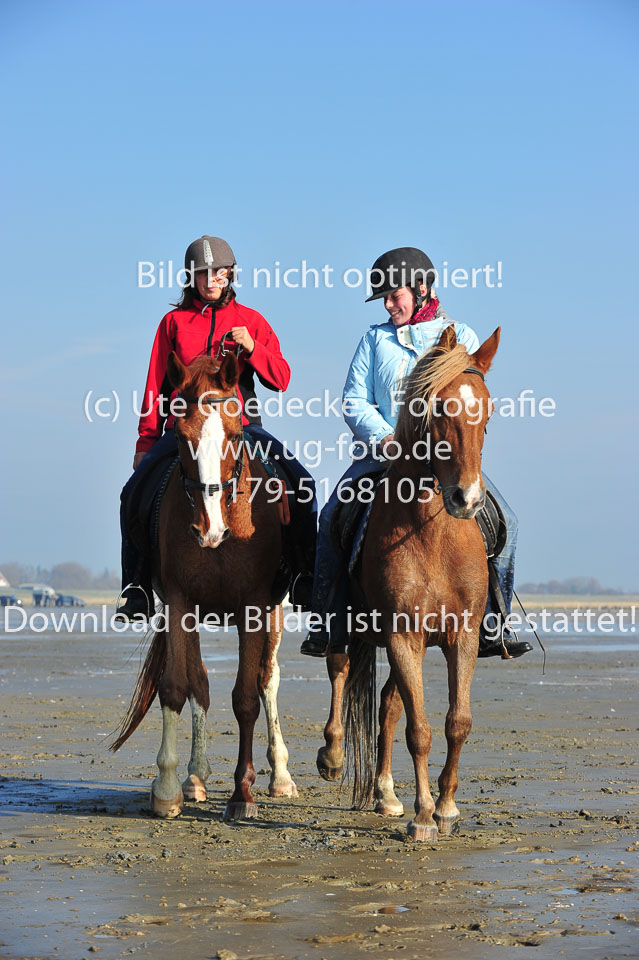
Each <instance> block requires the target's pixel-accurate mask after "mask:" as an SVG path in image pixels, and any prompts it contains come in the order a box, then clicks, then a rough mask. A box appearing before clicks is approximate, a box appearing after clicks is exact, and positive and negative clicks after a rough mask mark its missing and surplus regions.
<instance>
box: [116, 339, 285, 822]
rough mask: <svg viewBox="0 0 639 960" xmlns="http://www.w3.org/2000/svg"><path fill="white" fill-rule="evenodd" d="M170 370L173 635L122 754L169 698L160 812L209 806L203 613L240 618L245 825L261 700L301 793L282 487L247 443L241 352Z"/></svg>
mask: <svg viewBox="0 0 639 960" xmlns="http://www.w3.org/2000/svg"><path fill="white" fill-rule="evenodd" d="M167 372H168V376H169V379H170V381H171V383H172V385H173V387H175V388H176V389H177V390H178V391H179V393H180V397H181V398H182V400H183V403H184V407H185V411H184V415H183V416H180V417H177V418H176V425H175V432H176V435H177V438H178V448H179V454H180V468H181V469H180V470H177V469H176V470H174V471H173V474H172V476H171V479H170V480H169V483H168V486H167V489H166V493H165V495H164V498H163V500H162V505H161V508H160V517H159V537H158V553H157V557H156V558H155V560H154V580H155V581H156V582H159V584H161V594H162V596H163V599H164V602H165V616H166V617H167V628H166V629H165V630H161V631H158V632H156V633H155V635H154V636H153V639H152V642H151V646H150V648H149V652H148V654H147V657H146V661H145V663H144V665H143V667H142V670H141V672H140V676H139V677H138V682H137V686H136V690H135V693H134V695H133V699H132V701H131V705H130V707H129V711H128V713H127V715H126V717H125V718H124V720H123V721H122V725H121V732H120V735H119V736H118V739H117V740H116V741H115V743H114V744H113V747H112V749H113V750H117V749H118V748H119V747H120V746H121V745H122V744H123V743H124V742H125V740H127V739H128V737H129V736H130V735H131V734H132V733H133V731H134V730H135V729H136V727H137V726H138V725H139V723H140V722H141V721H142V719H143V717H144V716H145V714H146V712H147V711H148V709H149V707H150V706H151V703H152V702H153V699H154V697H155V695H156V693H157V692H159V697H160V704H161V707H162V723H163V727H162V744H161V746H160V751H159V753H158V757H157V763H158V768H159V775H158V776H157V777H156V779H155V780H154V781H153V786H152V788H151V806H152V809H153V812H154V813H156V814H157V815H158V816H161V817H175V816H177V815H178V814H179V813H180V811H181V809H182V804H183V799H184V797H186V798H187V799H190V800H205V799H206V787H205V781H206V778H207V776H208V775H209V773H210V768H209V764H208V760H207V758H206V729H205V724H206V714H207V711H208V709H209V702H210V699H209V683H208V677H207V674H206V670H205V668H204V664H203V663H202V658H201V654H200V638H199V633H198V627H197V623H196V617H195V612H196V610H198V611H199V616H200V619H203V618H204V617H205V616H208V615H210V614H215V615H217V616H223V615H224V614H233V615H234V617H235V623H236V626H237V631H238V635H239V662H238V670H237V679H236V682H235V687H234V689H233V711H234V713H235V717H236V719H237V722H238V726H239V734H240V742H239V754H238V761H237V767H236V769H235V790H234V792H233V795H232V796H231V798H230V800H229V802H228V805H227V807H226V812H225V814H224V816H225V819H227V820H239V819H243V818H246V817H255V816H257V805H256V803H255V801H254V799H253V796H252V794H251V787H252V785H253V783H254V782H255V770H254V767H253V757H252V751H253V730H254V727H255V722H256V720H257V717H258V715H259V711H260V698H261V699H262V702H263V704H264V708H265V712H266V721H267V727H268V744H269V745H268V751H267V758H268V760H269V763H270V765H271V770H272V774H271V780H270V785H269V791H270V794H271V796H297V789H296V787H295V784H294V783H293V780H292V779H291V775H290V774H289V772H288V769H287V761H288V751H287V749H286V746H285V745H284V741H283V739H282V734H281V731H280V724H279V718H278V714H277V690H278V686H279V666H278V662H277V650H278V647H279V644H280V640H281V636H282V630H281V626H280V625H281V623H282V617H281V607H280V606H279V605H278V604H279V598H278V597H274V596H273V584H274V581H275V576H276V573H277V570H278V564H279V558H280V552H281V543H282V532H281V522H280V511H279V508H278V504H277V502H275V501H276V496H275V495H274V493H273V489H272V486H269V484H268V482H265V481H266V471H265V469H264V466H263V464H262V463H261V462H260V461H259V460H254V459H252V457H251V455H250V453H249V451H248V449H247V448H246V446H245V444H244V440H243V435H242V420H241V414H240V404H239V400H238V399H237V396H236V392H235V391H236V386H237V381H238V365H237V360H236V358H235V356H234V355H233V354H232V353H229V354H227V355H226V356H225V357H224V359H223V360H222V362H221V363H217V362H216V361H215V360H213V359H211V358H210V357H199V358H197V359H196V360H195V361H194V362H193V363H192V364H191V365H190V366H189V367H188V368H187V367H185V366H184V364H183V363H182V362H181V361H180V360H179V358H178V357H177V355H176V354H175V353H171V354H170V356H169V358H168V365H167ZM273 607H275V609H274V610H273ZM248 608H251V609H250V610H249V609H248ZM269 610H270V617H269V616H268V611H269ZM189 615H190V616H189ZM187 697H188V698H189V700H190V705H191V713H192V734H193V738H192V746H191V758H190V761H189V765H188V777H187V778H186V780H185V781H184V783H183V784H182V786H181V785H180V782H179V780H178V777H177V763H178V755H177V724H178V717H179V715H180V712H181V710H182V707H183V706H184V704H185V702H186V699H187Z"/></svg>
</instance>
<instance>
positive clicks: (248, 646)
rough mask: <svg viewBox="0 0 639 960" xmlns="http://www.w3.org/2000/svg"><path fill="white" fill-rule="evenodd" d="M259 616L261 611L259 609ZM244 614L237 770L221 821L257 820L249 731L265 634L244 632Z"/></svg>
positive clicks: (256, 709) (236, 691)
mask: <svg viewBox="0 0 639 960" xmlns="http://www.w3.org/2000/svg"><path fill="white" fill-rule="evenodd" d="M261 610H262V616H263V615H264V608H263V607H262V608H261ZM244 617H245V611H244V610H243V611H242V613H241V615H240V616H238V617H237V622H238V634H239V637H240V651H239V663H238V668H237V678H236V680H235V686H234V687H233V713H234V714H235V718H236V720H237V724H238V727H239V732H240V743H239V749H238V757H237V766H236V767H235V790H234V791H233V794H232V795H231V799H230V800H229V802H228V803H227V805H226V810H225V811H224V819H225V820H244V819H248V818H250V817H256V816H257V804H256V803H255V800H254V799H253V795H252V793H251V787H252V786H253V784H254V783H255V767H254V766H253V731H254V729H255V721H256V720H257V718H258V716H259V714H260V697H259V693H258V674H259V669H260V660H261V656H262V651H263V649H264V643H265V630H264V628H263V627H262V629H261V630H257V631H248V630H247V629H246V628H245V626H244V623H245V619H244Z"/></svg>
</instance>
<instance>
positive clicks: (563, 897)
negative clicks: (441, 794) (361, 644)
mask: <svg viewBox="0 0 639 960" xmlns="http://www.w3.org/2000/svg"><path fill="white" fill-rule="evenodd" d="M300 639H301V638H300V636H299V635H295V634H290V635H287V636H285V639H284V641H283V645H282V650H281V657H280V663H281V668H282V685H281V688H280V716H281V719H282V726H283V731H284V736H285V739H286V741H287V745H288V747H289V750H290V755H291V760H290V770H291V773H292V775H293V777H294V779H295V781H296V783H297V786H298V788H299V791H300V797H299V799H296V800H291V799H277V800H276V799H271V798H269V797H268V795H267V793H266V787H267V783H268V776H267V772H266V760H265V750H266V737H265V724H264V720H263V717H261V718H260V720H259V721H258V735H257V737H256V750H255V756H256V769H257V770H258V774H259V775H258V780H257V790H256V791H255V793H256V799H257V800H258V803H259V804H260V817H259V820H257V821H253V822H250V823H245V824H240V825H227V824H224V823H223V822H222V819H221V818H222V813H223V810H224V806H225V803H226V800H227V799H228V796H229V795H230V792H231V784H232V772H233V767H234V764H235V757H236V746H237V734H236V724H235V719H234V717H233V714H232V711H231V704H230V690H231V687H232V684H233V679H234V666H235V657H236V654H235V651H236V646H237V641H236V638H235V636H234V634H233V633H229V634H226V635H225V634H209V635H206V636H205V639H204V643H203V650H204V659H205V663H206V666H207V669H208V670H209V677H210V681H211V690H212V706H211V712H210V714H209V722H208V730H209V750H208V753H209V759H210V761H211V765H212V767H213V771H214V772H213V774H212V776H211V778H210V780H209V788H210V791H209V800H208V801H207V802H206V803H204V804H201V805H196V804H187V805H186V807H185V810H184V812H183V814H182V815H181V817H180V818H178V819H177V820H172V821H160V820H156V819H154V818H152V817H151V816H150V815H149V813H148V811H147V809H146V807H147V798H148V791H149V787H150V783H151V780H152V778H153V776H154V775H155V771H156V767H155V755H156V753H157V750H158V747H159V742H160V712H159V707H158V706H157V704H154V706H153V707H152V709H151V712H150V713H149V715H148V717H147V718H146V720H145V722H144V723H143V725H142V727H141V728H140V729H139V730H138V731H137V732H136V733H135V734H134V735H133V737H132V739H131V740H130V741H129V743H128V744H126V745H125V746H124V747H123V748H122V750H121V751H120V752H119V753H118V754H115V755H113V754H111V753H109V752H108V750H107V748H106V743H107V741H108V739H109V735H110V734H111V733H112V732H113V731H114V729H115V727H116V726H117V723H118V721H119V719H120V717H121V715H122V714H123V712H124V710H125V708H126V705H127V704H128V700H129V697H130V694H131V691H132V688H133V683H134V680H135V676H136V674H137V667H138V655H137V653H136V648H137V647H138V643H139V636H137V635H135V634H133V633H127V634H124V635H120V636H118V635H115V634H113V633H110V632H108V633H106V634H105V633H97V634H93V633H87V634H77V633H76V634H72V635H67V634H62V635H60V634H54V633H50V632H44V633H40V634H34V633H23V634H17V633H14V634H7V633H4V634H3V633H0V648H1V650H2V659H1V661H0V664H1V669H0V690H1V692H2V707H1V709H2V730H3V734H2V740H1V743H0V753H1V765H0V800H1V807H0V811H1V814H2V816H1V817H0V847H1V849H0V956H2V957H11V958H18V957H29V958H33V957H41V958H52V957H58V958H60V957H64V958H65V960H76V958H78V960H79V958H83V957H92V956H100V957H103V958H105V960H107V958H108V960H111V958H121V957H129V956H133V955H139V956H141V957H147V956H149V957H150V956H153V957H154V958H159V960H164V958H169V957H171V958H175V957H178V956H179V957H182V956H189V957H192V958H214V957H219V958H220V960H233V957H235V956H236V957H238V958H239V960H244V958H255V960H257V958H260V960H266V958H287V960H293V958H307V957H308V958H318V960H321V958H327V960H334V958H335V960H336V958H344V957H355V958H356V957H360V956H364V955H366V954H370V955H371V956H373V957H374V958H380V960H389V958H394V960H399V958H406V960H408V958H420V960H421V958H429V957H438V958H439V957H441V958H448V957H461V958H473V960H483V958H488V957H491V958H497V960H500V958H503V960H507V958H508V960H509V958H511V957H513V956H534V957H537V958H551V957H552V958H556V957H558V956H560V957H566V958H572V957H575V958H584V960H590V958H592V960H594V958H599V960H603V958H605V957H609V958H618V957H636V956H637V955H639V906H638V902H637V890H638V884H637V877H638V872H637V871H638V867H639V863H638V859H637V852H638V850H639V833H638V831H637V824H638V820H639V812H638V807H637V761H638V759H639V752H638V750H637V741H638V737H639V734H638V727H639V708H638V707H637V704H636V692H635V691H636V685H637V679H638V677H639V643H638V642H637V639H636V637H635V636H631V635H625V636H615V635H611V634H607V635H605V636H604V635H601V636H598V637H592V636H587V637H583V636H582V637H576V636H575V637H570V636H561V637H559V636H553V637H549V638H547V640H546V646H547V649H548V663H547V667H546V675H545V676H544V677H543V678H542V675H541V660H542V658H541V653H540V651H538V650H537V649H536V650H535V652H534V653H533V654H528V655H527V656H526V657H524V658H523V659H522V660H519V661H511V662H507V663H506V662H502V661H499V660H494V659H493V660H485V661H480V662H479V663H478V666H477V670H476V673H475V679H474V682H473V698H472V702H473V724H474V725H473V730H472V732H471V735H470V737H469V740H468V742H467V744H466V746H465V747H464V750H463V752H462V758H461V763H460V786H459V790H458V794H457V800H458V805H459V807H460V810H461V813H462V818H463V819H462V820H461V821H460V823H459V825H458V828H457V829H456V832H455V833H454V835H453V836H451V837H450V838H444V839H441V840H439V841H438V843H437V844H432V843H429V844H416V843H412V842H409V841H407V839H406V834H405V828H406V823H407V821H408V820H409V819H410V814H411V811H412V805H413V799H414V782H413V773H412V764H411V762H410V758H409V755H408V752H407V750H406V746H405V743H404V728H403V723H400V726H399V727H398V733H397V744H396V748H395V770H394V772H395V779H396V785H397V794H398V796H399V797H400V799H401V800H402V801H403V802H404V806H405V810H406V813H405V815H404V816H403V817H402V818H399V819H392V820H389V819H386V818H383V817H381V816H378V815H376V814H373V813H371V812H355V811H351V810H350V809H349V802H348V801H349V792H348V788H347V787H345V788H343V789H342V791H341V792H340V787H339V785H338V784H329V783H325V782H324V781H322V780H320V778H319V777H318V775H317V773H316V769H315V755H316V752H317V748H318V746H319V745H320V744H321V743H322V728H323V725H324V722H325V718H326V714H327V710H328V698H329V685H328V680H327V678H326V674H325V667H324V664H323V662H322V661H318V660H309V659H307V658H304V657H301V656H300V655H299V654H298V653H297V650H298V647H299V643H300ZM425 678H426V689H427V715H428V718H429V720H430V722H431V724H432V726H433V748H432V752H431V783H432V786H433V788H434V789H435V788H436V777H437V775H438V774H439V771H440V769H441V766H442V764H443V759H444V750H445V740H444V735H443V719H444V714H445V711H446V706H447V694H446V687H445V683H446V678H445V670H444V660H443V657H442V656H441V653H440V652H439V651H438V650H432V651H429V653H428V654H427V657H426V664H425ZM189 738H190V715H189V712H188V708H187V710H186V711H185V712H184V714H183V720H182V724H181V737H180V758H181V764H180V771H179V773H180V775H181V776H182V775H183V774H184V773H185V770H186V762H187V760H188V754H189Z"/></svg>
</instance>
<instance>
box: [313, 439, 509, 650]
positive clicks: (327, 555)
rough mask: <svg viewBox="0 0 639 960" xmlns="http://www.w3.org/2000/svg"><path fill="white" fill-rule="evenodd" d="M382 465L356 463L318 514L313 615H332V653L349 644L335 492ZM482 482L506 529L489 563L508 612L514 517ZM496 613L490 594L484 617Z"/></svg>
mask: <svg viewBox="0 0 639 960" xmlns="http://www.w3.org/2000/svg"><path fill="white" fill-rule="evenodd" d="M385 466H386V461H385V460H381V461H380V460H379V459H378V458H375V457H373V455H372V454H369V455H368V456H367V457H365V458H364V459H363V460H355V461H354V462H353V463H352V464H351V465H350V467H349V468H348V470H347V471H346V472H345V473H344V475H343V476H342V477H341V479H340V480H339V482H338V484H337V486H336V487H335V489H334V490H333V492H332V494H331V496H330V499H329V500H328V501H327V503H326V506H325V507H324V509H323V510H322V512H321V514H320V520H319V536H318V542H317V556H316V559H315V582H314V585H313V613H317V614H319V615H320V616H322V617H326V615H327V614H328V613H332V614H333V615H334V616H333V617H332V618H331V620H330V631H328V632H330V642H331V650H332V651H334V652H342V651H344V650H345V649H346V645H347V643H348V631H347V629H346V623H347V620H346V614H347V607H348V603H349V583H348V575H347V572H346V570H345V569H344V565H343V560H342V558H341V556H340V554H339V553H338V552H337V550H336V549H335V547H334V546H333V541H332V539H331V535H330V529H331V518H332V515H333V510H334V509H335V507H336V505H337V503H338V501H339V497H338V490H339V488H340V484H342V483H344V482H345V481H348V480H357V479H358V478H359V477H361V476H363V475H364V474H365V473H369V472H371V471H373V470H379V471H380V472H381V471H382V470H383V469H384V467H385ZM483 480H484V484H485V486H486V489H487V490H490V492H491V493H492V495H493V496H494V498H495V500H496V501H497V503H498V504H499V506H500V507H501V509H502V511H503V514H504V517H505V519H506V525H507V528H508V535H507V538H506V543H505V545H504V549H503V550H502V552H501V553H500V554H499V556H498V557H496V558H495V559H494V560H493V561H492V563H493V564H494V566H495V569H496V570H497V576H498V578H499V583H500V586H501V589H502V593H503V595H504V601H505V603H506V609H507V610H508V612H509V613H510V605H511V603H512V595H513V587H514V580H515V548H516V546H517V517H516V516H515V514H514V513H513V511H512V510H511V508H510V507H509V505H508V504H507V503H506V501H505V500H504V498H503V497H502V495H501V493H500V492H499V490H498V489H497V487H496V486H495V485H494V483H493V482H492V480H490V479H489V478H488V477H487V476H486V474H485V473H484V474H483ZM498 613H499V611H498V610H493V607H492V603H491V599H490V595H489V596H488V598H487V602H486V610H485V611H484V616H486V615H487V614H498ZM491 622H494V618H493V617H491V619H490V620H489V621H488V623H489V624H490V623H491ZM312 632H313V634H314V635H320V634H321V635H323V636H326V634H327V631H326V630H325V629H324V628H323V627H322V628H317V629H314V630H313V631H312Z"/></svg>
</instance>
